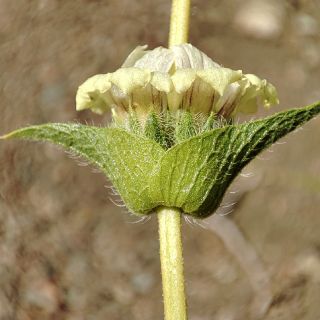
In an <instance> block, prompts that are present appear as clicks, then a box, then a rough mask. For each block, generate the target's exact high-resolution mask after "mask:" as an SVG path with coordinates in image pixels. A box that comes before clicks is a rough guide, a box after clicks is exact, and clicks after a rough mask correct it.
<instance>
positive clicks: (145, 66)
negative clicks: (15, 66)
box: [76, 44, 278, 121]
mask: <svg viewBox="0 0 320 320" xmlns="http://www.w3.org/2000/svg"><path fill="white" fill-rule="evenodd" d="M146 48H147V47H146V46H139V47H137V48H136V49H135V50H133V52H132V53H131V54H130V55H129V56H128V58H127V59H126V60H125V62H124V63H123V65H122V67H121V68H120V69H118V70H116V71H115V72H113V73H107V74H99V75H95V76H93V77H91V78H89V79H88V80H86V81H85V82H84V83H83V84H82V85H81V86H80V87H79V89H78V92H77V96H76V108H77V110H83V109H91V110H92V111H93V112H96V113H99V114H101V113H103V112H105V111H107V110H112V114H113V116H114V117H116V118H117V119H124V118H127V117H128V114H129V113H130V111H131V110H133V111H135V113H136V114H137V116H138V118H139V119H141V120H143V121H145V120H146V118H147V116H148V114H149V113H150V112H151V111H152V112H156V113H163V112H165V111H171V112H173V113H174V112H176V111H178V110H181V109H182V110H184V111H188V112H191V113H202V114H206V115H208V116H209V114H211V113H215V114H217V115H219V116H220V117H223V118H226V119H230V118H233V117H234V116H235V115H236V114H237V113H239V112H241V113H254V112H256V110H257V107H258V105H259V104H262V105H263V106H265V107H269V106H270V105H273V104H277V103H278V98H277V93H276V90H275V88H274V86H273V85H272V84H270V83H268V82H267V81H266V80H261V79H259V78H258V77H256V76H255V75H251V74H243V73H242V71H241V70H237V71H235V70H231V69H228V68H223V67H221V66H220V65H219V64H217V63H215V62H214V61H212V60H211V59H210V58H209V57H208V56H207V55H205V54H204V53H203V52H201V51H200V50H198V49H197V48H195V47H193V46H192V45H191V44H182V45H178V46H173V47H172V48H170V49H167V48H163V47H158V48H155V49H154V50H146Z"/></svg>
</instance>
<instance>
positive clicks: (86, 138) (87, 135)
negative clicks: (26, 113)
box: [2, 123, 165, 214]
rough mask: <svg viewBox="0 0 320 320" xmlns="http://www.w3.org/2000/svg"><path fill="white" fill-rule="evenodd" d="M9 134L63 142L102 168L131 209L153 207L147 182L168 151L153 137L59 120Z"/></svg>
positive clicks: (135, 210) (60, 143)
mask: <svg viewBox="0 0 320 320" xmlns="http://www.w3.org/2000/svg"><path fill="white" fill-rule="evenodd" d="M9 138H23V139H31V140H38V141H50V142H53V143H54V144H58V145H62V146H64V147H65V148H66V149H68V150H71V151H73V152H75V153H76V154H77V155H80V156H82V157H84V158H85V159H87V160H88V161H89V162H90V163H93V164H95V165H96V166H98V167H99V168H100V169H102V171H103V172H104V173H105V174H106V175H107V176H108V177H109V179H110V180H111V182H112V183H113V185H114V186H115V187H116V189H117V191H118V192H119V194H120V195H121V197H122V199H123V200H124V202H125V203H126V205H127V207H128V208H129V209H130V210H131V211H133V212H135V213H140V214H145V213H148V212H149V211H150V210H151V209H152V208H153V207H154V202H152V200H151V199H150V197H149V190H148V185H147V183H146V182H147V181H148V179H149V173H150V172H151V171H152V170H153V168H154V166H155V164H156V163H157V160H158V159H159V158H160V157H161V155H162V154H164V152H165V151H164V150H163V149H162V148H161V147H160V146H159V145H158V144H157V143H156V142H154V141H152V140H148V139H146V138H143V137H140V136H136V135H133V134H131V133H129V132H127V131H125V130H123V129H118V128H98V127H93V126H85V125H80V124H60V123H52V124H44V125H39V126H32V127H28V128H23V129H19V130H16V131H14V132H12V133H10V134H8V135H6V136H3V137H2V139H9Z"/></svg>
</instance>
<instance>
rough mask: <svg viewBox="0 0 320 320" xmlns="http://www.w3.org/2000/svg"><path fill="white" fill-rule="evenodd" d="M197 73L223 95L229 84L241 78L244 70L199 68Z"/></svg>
mask: <svg viewBox="0 0 320 320" xmlns="http://www.w3.org/2000/svg"><path fill="white" fill-rule="evenodd" d="M197 75H198V76H199V77H200V78H201V79H202V80H203V81H205V82H207V83H209V84H210V85H211V86H212V88H214V89H215V90H216V91H217V92H218V93H219V95H220V96H222V95H223V93H224V91H225V89H226V88H227V86H228V84H230V83H232V82H235V81H237V80H239V79H241V75H242V72H241V71H234V70H231V69H228V68H222V67H220V68H210V69H206V70H199V71H198V72H197Z"/></svg>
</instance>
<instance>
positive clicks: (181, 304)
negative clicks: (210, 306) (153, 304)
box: [157, 207, 187, 320]
mask: <svg viewBox="0 0 320 320" xmlns="http://www.w3.org/2000/svg"><path fill="white" fill-rule="evenodd" d="M157 213H158V220H159V236H160V260H161V274H162V288H163V301H164V315H165V320H186V319H187V308H186V298H185V288H184V275H183V257H182V242H181V212H180V211H179V210H178V209H173V208H166V207H161V208H160V209H158V211H157Z"/></svg>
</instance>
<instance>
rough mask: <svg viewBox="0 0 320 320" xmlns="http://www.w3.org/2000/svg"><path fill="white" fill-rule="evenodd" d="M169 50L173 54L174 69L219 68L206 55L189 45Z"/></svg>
mask: <svg viewBox="0 0 320 320" xmlns="http://www.w3.org/2000/svg"><path fill="white" fill-rule="evenodd" d="M171 50H172V51H173V53H174V61H175V67H176V69H188V68H192V69H207V68H214V67H216V68H219V67H220V65H219V64H217V63H215V62H214V61H213V60H211V59H210V58H209V57H208V56H207V55H206V54H204V53H203V52H201V51H200V50H198V49H197V48H196V47H194V46H192V45H191V44H190V43H185V44H182V45H179V46H173V47H172V48H171Z"/></svg>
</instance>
